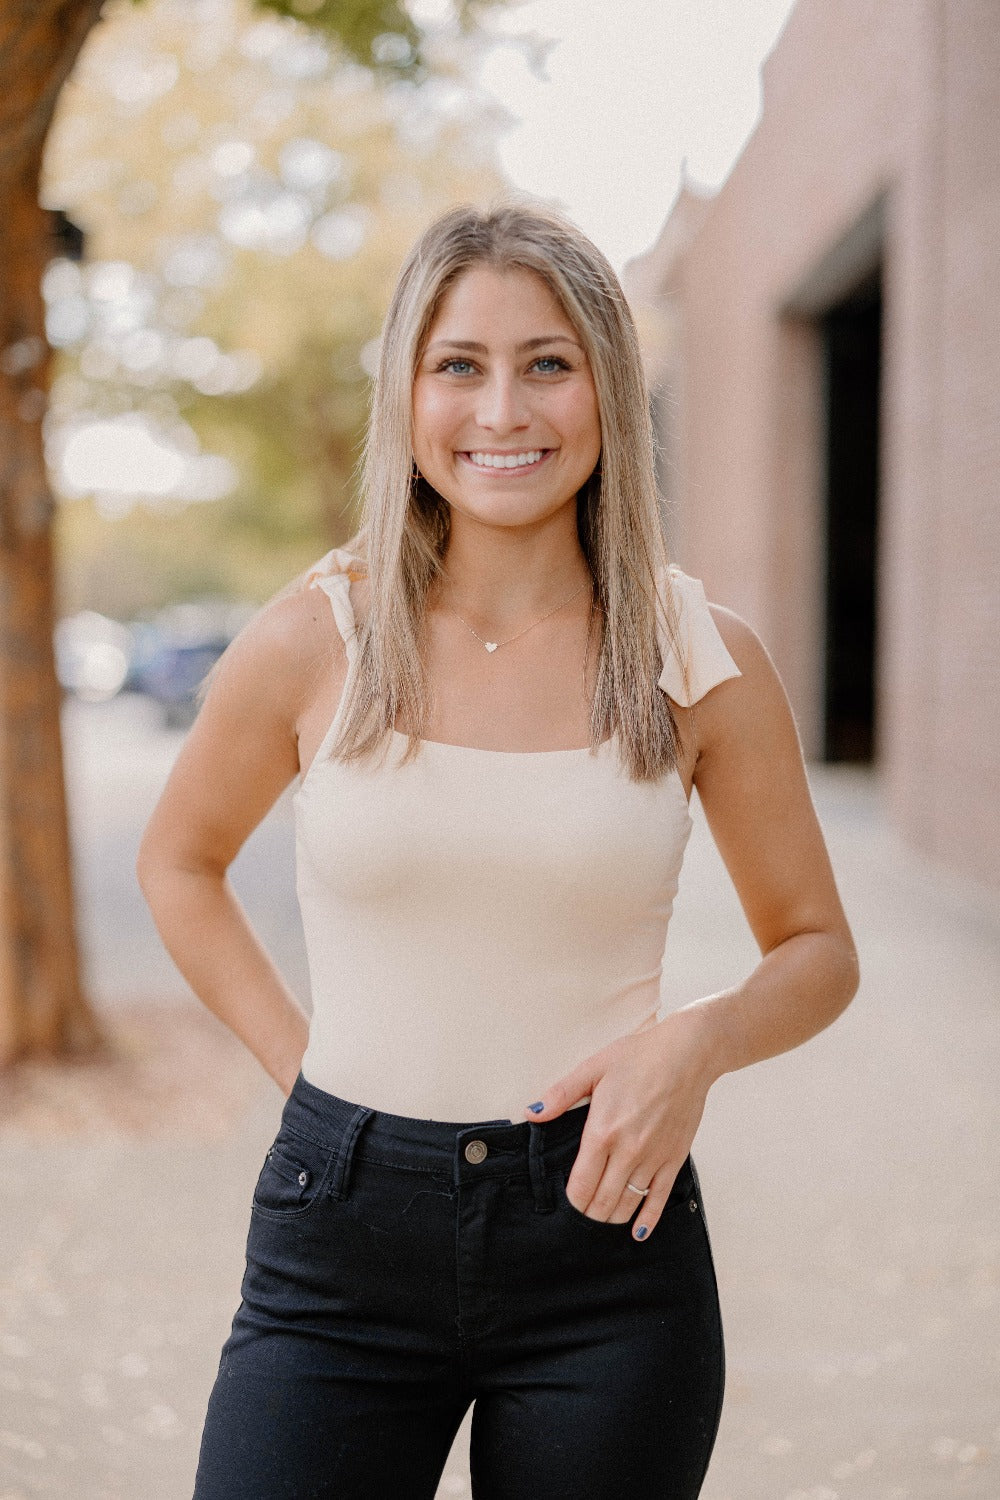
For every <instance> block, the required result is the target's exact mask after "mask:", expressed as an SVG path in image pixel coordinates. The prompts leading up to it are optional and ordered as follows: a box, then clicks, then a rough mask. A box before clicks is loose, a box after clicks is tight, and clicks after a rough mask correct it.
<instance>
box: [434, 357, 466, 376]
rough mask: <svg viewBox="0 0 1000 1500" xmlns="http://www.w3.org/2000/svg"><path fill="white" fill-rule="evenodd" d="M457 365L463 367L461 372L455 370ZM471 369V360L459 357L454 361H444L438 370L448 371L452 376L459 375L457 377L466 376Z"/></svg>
mask: <svg viewBox="0 0 1000 1500" xmlns="http://www.w3.org/2000/svg"><path fill="white" fill-rule="evenodd" d="M456 365H461V366H462V368H461V369H460V370H456V369H455V366H456ZM471 369H472V361H471V360H469V359H459V358H458V357H457V356H456V357H455V358H454V359H444V360H442V361H441V363H440V364H439V365H438V370H448V371H450V372H451V373H452V374H457V375H464V374H465V373H466V371H467V370H471Z"/></svg>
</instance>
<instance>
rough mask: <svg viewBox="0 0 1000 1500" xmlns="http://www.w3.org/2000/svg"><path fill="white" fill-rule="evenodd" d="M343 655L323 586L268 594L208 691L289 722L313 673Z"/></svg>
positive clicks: (327, 667) (217, 668) (225, 656)
mask: <svg viewBox="0 0 1000 1500" xmlns="http://www.w3.org/2000/svg"><path fill="white" fill-rule="evenodd" d="M341 659H343V660H344V665H345V666H346V657H345V653H344V643H343V641H342V639H341V637H340V634H339V632H338V630H337V627H336V622H335V621H334V618H333V614H332V611H331V609H330V601H329V599H328V598H327V597H326V595H325V594H324V593H323V590H322V589H297V590H296V591H294V592H293V593H289V594H284V595H279V596H278V597H277V598H275V599H272V600H270V601H269V602H268V603H267V604H265V605H264V606H263V607H262V608H261V609H260V610H258V611H257V613H256V614H255V615H253V616H252V617H251V619H250V620H248V621H247V623H246V624H245V625H244V626H243V628H242V630H240V632H239V633H238V635H236V636H235V637H234V638H233V640H232V641H231V642H230V644H229V646H228V647H227V648H226V650H225V652H224V653H223V655H222V656H221V657H220V658H219V661H218V662H217V663H216V666H215V668H214V669H213V672H212V675H211V681H210V684H209V688H208V693H207V694H206V703H207V701H208V699H209V698H215V699H216V700H217V701H218V700H219V699H227V700H229V701H230V702H232V703H233V704H234V706H235V705H236V704H237V703H240V702H241V703H243V704H244V705H245V706H247V707H248V708H249V707H251V706H254V707H256V708H258V709H263V708H267V709H269V710H270V711H271V713H273V714H274V715H275V716H276V717H279V718H281V719H283V720H285V721H287V722H289V723H291V722H293V721H294V720H295V719H296V717H297V716H298V714H299V713H300V712H301V710H302V708H303V707H304V706H305V705H306V704H307V703H308V701H309V698H310V695H311V693H312V691H313V689H314V686H315V683H316V681H317V679H318V678H319V677H320V676H322V675H323V674H324V673H326V672H329V671H330V669H331V666H332V667H334V668H336V665H337V664H338V663H339V662H340V661H341Z"/></svg>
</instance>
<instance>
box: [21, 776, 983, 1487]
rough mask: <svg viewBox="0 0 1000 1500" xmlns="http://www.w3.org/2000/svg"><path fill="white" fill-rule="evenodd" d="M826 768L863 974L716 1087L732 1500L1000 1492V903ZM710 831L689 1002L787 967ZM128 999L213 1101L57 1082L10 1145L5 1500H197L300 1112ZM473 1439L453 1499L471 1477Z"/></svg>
mask: <svg viewBox="0 0 1000 1500" xmlns="http://www.w3.org/2000/svg"><path fill="white" fill-rule="evenodd" d="M812 779H813V785H814V789H815V794H816V800H817V804H818V806H819V809H820V815H821V818H822V820H823V823H824V827H825V829H826V832H827V837H828V842H829V845H830V849H831V854H832V857H833V861H834V867H835V869H836V871H837V875H838V880H839V883H840V887H841V891H842V895H843V898H844V902H845V905H846V907H847V910H848V915H849V917H850V919H851V921H852V924H853V926H854V929H855V934H856V937H857V940H858V945H859V949H860V952H861V959H862V970H863V985H862V990H861V993H860V994H859V996H858V998H857V999H856V1000H855V1002H854V1004H853V1006H852V1007H851V1008H850V1010H849V1011H848V1012H847V1014H846V1015H845V1016H844V1017H842V1018H841V1020H840V1021H839V1022H837V1024H836V1025H835V1026H834V1027H832V1028H831V1029H830V1030H829V1031H827V1032H825V1033H824V1034H823V1035H822V1036H820V1037H818V1038H816V1039H814V1040H813V1041H812V1042H810V1043H809V1044H808V1045H807V1046H806V1047H804V1048H801V1049H799V1050H797V1051H796V1052H793V1053H791V1054H788V1055H786V1056H785V1057H782V1058H778V1059H775V1060H773V1061H771V1062H769V1063H765V1064H762V1065H760V1066H758V1067H757V1068H753V1069H748V1070H746V1071H744V1072H742V1073H740V1074H737V1075H733V1076H731V1077H729V1078H726V1079H723V1080H722V1081H721V1082H720V1083H719V1085H718V1086H717V1087H716V1089H715V1090H714V1092H713V1095H712V1097H710V1099H709V1105H708V1110H707V1112H706V1117H705V1120H704V1122H703V1125H702V1129H701V1131H700V1133H699V1138H698V1142H697V1144H696V1149H695V1155H696V1159H697V1161H698V1166H699V1171H700V1175H701V1179H702V1184H703V1187H704V1190H705V1198H706V1210H707V1214H708V1218H709V1224H710V1227H711V1232H712V1240H713V1248H714V1252H715V1259H716V1266H717V1271H718V1276H719V1282H720V1289H721V1296H722V1302H723V1312H724V1317H725V1326H726V1337H727V1361H728V1383H727V1395H726V1405H725V1409H724V1412H723V1418H722V1425H721V1428H720V1432H719V1438H718V1442H717V1445H716V1450H715V1455H714V1458H713V1462H712V1467H711V1470H710V1474H709V1478H708V1481H707V1483H706V1486H705V1490H704V1492H703V1500H950V1497H952V1496H955V1497H958V1496H963V1497H964V1496H976V1497H980V1500H997V1497H998V1496H1000V1394H998V1393H1000V1380H998V1374H1000V1371H998V1365H1000V1195H998V1192H997V1164H996V1159H997V1152H996V1145H995V1142H996V1129H997V1124H998V1115H1000V1107H998V1102H997V1101H998V1088H997V1080H998V1078H1000V1026H998V1021H1000V995H998V990H1000V985H998V977H1000V913H998V910H997V906H996V905H995V904H994V903H992V902H990V901H988V900H986V899H984V898H983V897H982V895H981V893H978V892H976V891H972V890H970V889H968V888H967V887H965V886H964V885H963V884H962V883H961V882H960V881H957V880H955V879H954V878H952V877H945V876H942V875H940V874H939V873H937V872H935V871H933V870H931V869H929V868H927V867H926V866H925V865H924V864H922V862H921V861H919V860H918V859H916V858H915V857H914V856H913V855H911V854H907V853H906V852H905V851H904V850H903V849H902V848H901V847H900V846H899V844H898V843H897V842H896V841H895V840H894V839H893V838H892V837H891V836H890V835H889V834H888V833H887V831H886V830H885V827H884V824H883V821H882V819H881V816H880V811H879V803H878V797H877V793H876V790H875V788H874V786H873V784H872V782H871V781H870V779H869V778H867V777H865V776H864V775H858V774H857V773H853V772H850V771H834V770H831V769H822V768H817V769H816V770H815V771H814V772H813V773H812ZM695 817H696V827H695V831H694V833H693V835H692V841H691V845H690V848H689V851H688V857H687V860H686V863H685V869H684V874H683V876H682V888H681V896H680V900H679V902H678V909H677V912H676V914H675V923H674V927H673V929H672V939H671V948H670V972H671V975H672V980H671V994H672V996H673V998H675V999H676V1000H677V1002H678V1003H680V1002H684V1001H686V1000H688V999H691V998H694V997H695V996H697V995H699V994H704V993H708V992H710V991H711V990H712V989H714V988H717V987H719V986H721V985H723V984H726V983H729V982H732V980H733V979H734V978H737V977H738V976H739V975H741V974H742V973H744V972H746V970H747V968H748V967H750V966H752V964H753V963H754V962H755V960H756V952H755V949H754V947H753V943H752V940H751V939H750V938H749V935H748V933H747V931H746V924H745V921H744V919H743V917H742V915H741V913H740V911H739V907H738V905H737V903H736V898H735V895H734V894H733V892H732V890H731V888H730V887H729V886H728V883H727V881H726V878H725V876H724V873H723V872H722V870H721V865H720V863H719V860H718V856H717V854H716V853H715V850H714V846H712V844H711V841H710V839H709V837H708V834H707V832H706V830H705V827H704V824H703V821H702V820H701V816H700V811H698V810H697V809H696V810H695ZM272 818H273V819H274V820H275V823H274V827H273V828H272V829H271V830H270V831H269V832H268V833H267V834H266V839H267V840H269V841H270V842H269V843H268V848H267V864H268V867H269V870H268V880H273V870H274V850H275V849H276V848H278V847H279V846H280V847H281V848H283V849H284V850H285V851H286V853H287V852H289V850H290V845H289V842H288V836H289V831H290V826H289V822H288V808H287V805H286V803H285V800H284V799H283V800H282V803H280V804H279V806H278V808H277V809H275V812H274V813H273V814H272ZM262 832H263V830H262ZM83 833H84V835H85V833H86V830H83ZM255 838H256V835H255ZM251 842H253V841H251ZM244 852H245V853H248V852H249V851H244ZM242 858H243V856H242V855H241V859H242ZM250 858H251V862H252V856H250ZM247 869H248V874H247V888H248V889H249V888H253V889H256V887H255V884H254V877H253V876H252V873H251V872H250V866H249V865H248V866H247ZM95 878H96V877H95ZM266 886H267V882H262V883H261V889H262V890H263V889H265V888H266ZM286 898H287V893H285V896H283V897H282V898H281V899H282V902H283V901H284V900H285V899H286ZM88 899H89V900H90V901H91V905H92V906H93V907H94V910H95V911H96V910H97V908H98V907H99V902H96V900H95V898H94V897H93V893H91V896H90V897H89V898H88ZM272 900H273V887H272ZM247 904H248V906H250V907H251V916H253V914H254V913H253V909H252V902H250V901H248V903H247ZM283 909H284V908H283ZM272 911H273V907H272ZM269 941H270V936H269ZM289 941H290V943H291V945H292V947H293V948H294V946H295V942H297V936H296V935H295V934H292V935H291V936H290V938H289ZM272 951H274V952H275V956H276V958H278V960H279V962H282V963H283V965H284V961H285V960H284V956H283V955H282V953H281V952H280V951H278V949H277V947H273V948H272ZM299 962H300V955H299V954H298V952H297V950H296V951H295V952H291V953H290V954H289V955H288V963H289V967H290V968H292V969H295V968H296V965H297V964H299ZM120 998H121V997H118V996H114V995H111V994H110V992H109V994H108V999H107V1003H108V1004H109V1005H110V1006H117V1005H118V1004H119V1001H120ZM137 998H141V997H137ZM121 1015H122V1016H123V1017H124V1018H125V1019H126V1020H127V1019H128V1018H129V1016H131V1017H132V1019H131V1021H130V1023H129V1024H134V1026H135V1028H136V1030H135V1033H134V1036H135V1041H134V1046H135V1051H136V1056H137V1059H138V1062H137V1066H138V1067H139V1073H140V1074H141V1076H142V1077H144V1078H145V1079H146V1082H147V1085H148V1086H149V1088H150V1089H151V1093H150V1095H149V1097H150V1099H151V1100H152V1102H153V1104H154V1105H155V1102H156V1098H157V1094H156V1089H157V1088H159V1089H161V1090H164V1089H165V1087H166V1084H165V1079H164V1074H165V1073H169V1071H170V1067H171V1066H172V1063H171V1058H174V1059H177V1058H181V1059H183V1058H184V1057H185V1056H187V1057H188V1058H189V1059H190V1061H191V1064H192V1068H193V1070H194V1073H195V1074H196V1075H197V1076H196V1077H195V1078H194V1081H193V1082H190V1083H188V1085H187V1087H188V1091H189V1097H188V1098H187V1099H186V1100H185V1103H184V1107H183V1109H180V1110H178V1109H175V1110H174V1111H173V1113H172V1114H171V1113H170V1112H169V1111H168V1112H166V1113H165V1114H162V1115H159V1116H157V1118H156V1119H154V1120H152V1121H150V1119H149V1117H148V1114H147V1116H146V1117H143V1116H142V1114H141V1111H140V1113H139V1115H138V1116H137V1118H138V1119H139V1122H140V1123H139V1125H138V1126H136V1127H134V1128H133V1132H132V1134H124V1133H121V1132H117V1133H116V1131H115V1129H114V1126H113V1119H114V1113H113V1105H114V1099H113V1096H112V1099H111V1108H109V1109H108V1110H107V1111H106V1113H104V1114H102V1112H101V1109H100V1108H97V1109H95V1110H94V1111H92V1113H91V1115H90V1116H87V1115H86V1112H85V1111H84V1112H82V1113H81V1114H80V1124H79V1127H78V1129H77V1133H76V1134H75V1135H70V1136H63V1137H60V1135H59V1134H58V1133H57V1131H58V1126H57V1124H54V1123H53V1121H52V1120H50V1119H49V1118H48V1117H47V1116H46V1113H45V1107H44V1106H45V1097H43V1099H42V1105H41V1106H40V1107H39V1110H36V1113H35V1117H34V1124H33V1126H32V1128H31V1129H30V1130H21V1131H16V1130H12V1129H10V1128H8V1129H7V1130H6V1131H4V1132H0V1204H2V1213H0V1500H28V1497H35V1496H53V1497H56V1500H189V1497H190V1493H191V1485H192V1477H193V1472H194V1463H195V1457H196V1453H197V1444H198V1437H199V1432H200V1424H201V1420H202V1417H203V1415H204V1406H205V1401H206V1399H207V1395H208V1391H209V1389H210V1387H211V1383H212V1380H213V1378H214V1373H215V1367H216V1363H217V1359H218V1352H219V1348H220V1346H221V1343H222V1341H223V1339H224V1337H225V1335H226V1332H227V1331H228V1326H229V1321H230V1319H231V1317H232V1314H233V1312H234V1310H235V1307H236V1304H237V1301H238V1294H239V1281H240V1275H241V1271H242V1255H243V1246H244V1240H245V1235H246V1222H247V1214H248V1204H249V1196H250V1192H251V1190H252V1186H253V1182H254V1179H255V1177H256V1174H257V1171H258V1168H259V1164H260V1160H261V1158H262V1155H263V1152H264V1150H265V1148H266V1146H267V1144H268V1142H269V1140H270V1139H271V1137H272V1135H273V1132H274V1129H275V1126H276V1123H277V1119H278V1116H279V1114H280V1107H281V1098H280V1095H279V1093H278V1091H277V1089H276V1088H275V1087H274V1086H273V1085H272V1084H271V1083H270V1082H269V1081H268V1080H267V1079H265V1078H262V1077H261V1076H260V1075H259V1074H258V1073H257V1071H255V1068H254V1067H251V1068H247V1066H246V1063H245V1062H244V1060H243V1057H242V1055H241V1053H240V1051H239V1050H238V1048H237V1045H236V1044H235V1043H233V1044H230V1042H229V1039H228V1037H227V1036H226V1035H225V1034H223V1033H221V1031H220V1032H216V1031H213V1029H212V1026H214V1023H212V1025H211V1026H206V1024H205V1022H204V1021H203V1020H201V1019H198V1018H197V1017H195V1018H193V1019H188V1010H187V1009H186V1007H185V1006H184V1005H183V1003H181V1004H178V1005H177V1008H176V1009H175V1010H174V1011H173V1012H172V1018H171V1012H169V1011H164V1010H162V1009H161V1010H160V1011H159V1012H158V1017H159V1020H158V1022H157V1025H159V1027H160V1030H159V1031H156V1029H155V1028H154V1029H153V1031H146V1032H144V1031H143V1029H142V1024H141V1015H140V1016H139V1018H138V1019H136V1014H135V1013H133V1012H128V1013H126V1012H121ZM164 1018H166V1020H165V1019H164ZM209 1019H210V1018H209ZM185 1039H186V1040H185ZM157 1047H159V1049H160V1051H159V1053H158V1054H157V1056H158V1058H159V1061H158V1062H156V1059H155V1058H154V1063H155V1066H151V1067H147V1066H146V1062H143V1059H142V1058H141V1057H140V1056H139V1054H140V1053H142V1051H143V1048H145V1049H146V1051H147V1052H148V1053H150V1054H152V1053H153V1052H155V1051H156V1048H157ZM185 1048H187V1052H186V1053H185V1051H184V1049H185ZM171 1049H173V1051H171ZM146 1061H147V1062H148V1058H147V1060H146ZM144 1067H145V1068H146V1071H145V1073H143V1072H142V1069H143V1068H144ZM150 1077H152V1079H153V1082H152V1084H149V1079H150ZM81 1087H82V1086H81V1085H80V1083H79V1081H78V1080H77V1081H73V1080H71V1081H70V1083H69V1084H68V1085H67V1089H68V1090H69V1092H68V1093H64V1096H63V1098H64V1102H65V1099H67V1098H68V1099H70V1100H71V1101H72V1097H73V1096H72V1090H73V1089H74V1088H75V1089H78V1090H79V1089H80V1088H81ZM84 1092H85V1090H84ZM46 1097H48V1099H49V1100H50V1101H52V1100H57V1099H58V1097H59V1094H58V1089H57V1088H56V1084H55V1081H53V1083H52V1084H51V1085H50V1093H49V1095H48V1096H46ZM163 1097H164V1098H165V1097H166V1095H165V1093H164V1095H163ZM54 1118H55V1115H53V1119H54ZM136 1129H138V1130H140V1131H142V1130H144V1131H145V1134H144V1135H143V1134H136V1133H135V1131H136ZM467 1433H468V1419H467V1421H466V1423H465V1424H464V1425H463V1428H462V1431H461V1432H460V1433H459V1437H458V1439H457V1441H456V1444H455V1447H454V1450H453V1453H452V1457H451V1460H450V1462H449V1466H448V1470H447V1472H446V1475H445V1477H444V1479H443V1481H442V1485H441V1488H440V1491H439V1500H447V1497H452V1500H463V1497H465V1500H467V1497H468V1496H469V1494H470V1491H469V1488H468V1478H467V1463H466V1452H467V1444H468V1437H467ZM372 1500H394V1497H391V1496H386V1497H381V1496H372ZM581 1500H586V1497H581ZM650 1500H652V1497H650Z"/></svg>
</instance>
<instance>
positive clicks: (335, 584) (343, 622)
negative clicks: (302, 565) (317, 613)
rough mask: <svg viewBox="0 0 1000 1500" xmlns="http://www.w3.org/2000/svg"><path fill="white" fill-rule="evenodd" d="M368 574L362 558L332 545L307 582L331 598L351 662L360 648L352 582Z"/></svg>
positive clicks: (315, 564)
mask: <svg viewBox="0 0 1000 1500" xmlns="http://www.w3.org/2000/svg"><path fill="white" fill-rule="evenodd" d="M364 576H365V567H364V564H363V563H362V562H361V560H360V559H359V558H357V557H355V556H354V555H353V553H350V552H347V551H345V550H344V548H343V547H331V549H330V551H329V552H327V553H325V554H324V556H323V557H321V558H320V559H319V562H317V563H314V564H313V566H312V567H311V568H310V569H309V571H308V573H307V574H306V576H305V582H304V585H303V587H305V588H309V589H316V588H318V589H322V590H323V592H324V594H326V596H327V598H328V599H329V601H330V606H331V608H332V610H333V618H334V619H335V620H336V622H337V629H338V630H339V631H340V634H341V637H342V638H343V642H344V645H345V647H346V649H347V659H348V661H349V662H353V661H354V658H355V656H356V655H357V650H358V628H357V621H356V620H355V618H354V606H353V605H352V603H351V584H352V583H353V582H354V581H355V580H356V579H358V578H364Z"/></svg>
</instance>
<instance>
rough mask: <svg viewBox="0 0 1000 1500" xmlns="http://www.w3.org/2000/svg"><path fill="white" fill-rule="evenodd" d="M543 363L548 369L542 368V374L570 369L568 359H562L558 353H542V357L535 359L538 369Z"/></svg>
mask: <svg viewBox="0 0 1000 1500" xmlns="http://www.w3.org/2000/svg"><path fill="white" fill-rule="evenodd" d="M542 365H547V366H548V368H547V369H544V370H542V374H543V375H552V374H555V373H556V372H557V371H559V370H568V369H569V365H568V364H567V363H566V361H565V360H564V359H560V358H559V356H558V354H543V355H541V357H540V358H539V359H536V360H535V369H536V370H537V369H541V366H542Z"/></svg>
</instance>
